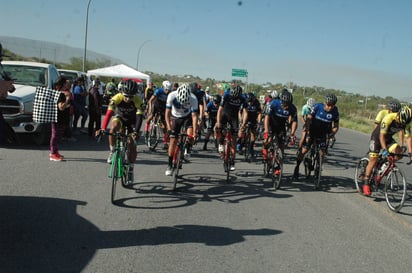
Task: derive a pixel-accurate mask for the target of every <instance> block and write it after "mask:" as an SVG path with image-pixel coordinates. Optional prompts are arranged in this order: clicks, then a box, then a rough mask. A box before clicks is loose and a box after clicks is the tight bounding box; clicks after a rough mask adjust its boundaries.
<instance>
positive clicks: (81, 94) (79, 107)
mask: <svg viewBox="0 0 412 273" xmlns="http://www.w3.org/2000/svg"><path fill="white" fill-rule="evenodd" d="M87 93H88V92H87V91H86V90H85V88H84V79H83V78H82V77H79V78H77V80H76V85H75V86H74V88H73V96H74V100H73V102H74V119H73V132H76V131H77V124H78V121H79V119H80V117H81V121H80V126H81V127H80V132H82V133H85V134H86V133H88V131H87V130H86V129H85V128H84V125H85V124H86V120H87V110H86V96H87Z"/></svg>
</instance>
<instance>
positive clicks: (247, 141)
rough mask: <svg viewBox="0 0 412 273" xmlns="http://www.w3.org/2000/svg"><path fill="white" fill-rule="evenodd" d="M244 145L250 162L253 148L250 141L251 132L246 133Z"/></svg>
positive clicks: (246, 156)
mask: <svg viewBox="0 0 412 273" xmlns="http://www.w3.org/2000/svg"><path fill="white" fill-rule="evenodd" d="M243 146H244V148H245V151H244V153H245V154H244V156H245V161H246V162H248V161H249V160H250V151H251V148H252V147H251V143H250V134H249V133H247V134H246V138H245V143H244V145H243Z"/></svg>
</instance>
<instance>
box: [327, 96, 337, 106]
mask: <svg viewBox="0 0 412 273" xmlns="http://www.w3.org/2000/svg"><path fill="white" fill-rule="evenodd" d="M337 101H338V98H337V97H336V96H335V95H334V94H327V95H326V96H325V102H326V104H327V105H335V104H336V102H337Z"/></svg>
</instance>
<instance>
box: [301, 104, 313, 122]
mask: <svg viewBox="0 0 412 273" xmlns="http://www.w3.org/2000/svg"><path fill="white" fill-rule="evenodd" d="M310 112H312V109H311V108H310V106H309V105H307V104H305V105H303V106H302V117H303V119H304V120H306V118H307V117H308V115H309V114H310Z"/></svg>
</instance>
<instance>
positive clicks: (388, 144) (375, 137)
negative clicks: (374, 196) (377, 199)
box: [363, 108, 412, 196]
mask: <svg viewBox="0 0 412 273" xmlns="http://www.w3.org/2000/svg"><path fill="white" fill-rule="evenodd" d="M411 119H412V117H411V110H410V109H409V108H402V109H401V110H400V111H399V112H397V113H389V114H387V115H386V116H384V117H383V119H382V122H381V123H380V124H379V126H377V127H376V128H375V129H374V130H373V132H372V135H371V139H370V143H369V163H368V165H367V166H366V170H365V176H364V185H363V194H364V195H366V196H370V195H371V190H370V185H369V178H370V175H371V174H372V171H373V168H374V167H375V166H376V163H377V162H378V159H379V157H380V156H382V157H385V156H387V155H388V153H389V152H390V153H402V147H401V146H402V145H403V141H404V130H405V128H406V126H407V125H408V123H410V122H411ZM398 132H399V142H400V144H401V145H400V146H399V144H398V143H397V142H396V141H395V140H394V139H393V135H394V134H395V133H398Z"/></svg>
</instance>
